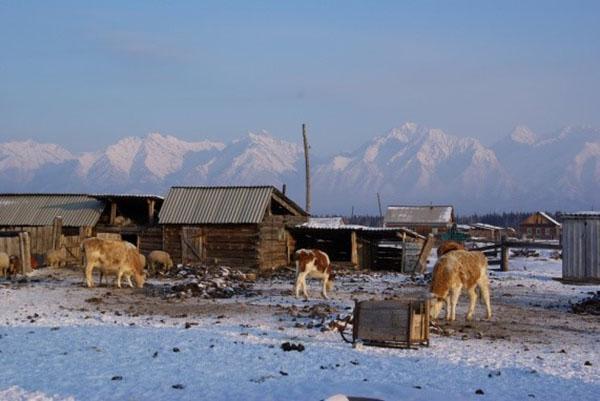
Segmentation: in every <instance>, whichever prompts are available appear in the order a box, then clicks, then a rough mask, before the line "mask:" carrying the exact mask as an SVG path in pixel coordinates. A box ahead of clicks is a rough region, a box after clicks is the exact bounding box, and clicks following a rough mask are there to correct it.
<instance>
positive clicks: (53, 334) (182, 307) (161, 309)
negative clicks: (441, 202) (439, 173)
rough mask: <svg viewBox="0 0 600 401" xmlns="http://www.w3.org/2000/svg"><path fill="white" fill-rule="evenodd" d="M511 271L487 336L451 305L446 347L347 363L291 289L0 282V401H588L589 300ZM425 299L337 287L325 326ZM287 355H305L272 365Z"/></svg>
mask: <svg viewBox="0 0 600 401" xmlns="http://www.w3.org/2000/svg"><path fill="white" fill-rule="evenodd" d="M510 267H511V271H510V272H507V273H502V272H496V271H493V272H491V273H490V275H491V283H492V307H493V312H494V317H493V319H492V321H491V322H485V321H481V320H476V321H474V322H471V323H469V324H467V323H466V322H464V320H462V317H463V316H464V314H465V309H466V308H465V306H466V305H465V304H466V297H463V298H461V301H460V308H459V311H458V315H459V319H461V320H459V321H458V322H456V323H453V324H451V325H445V328H446V329H447V331H448V332H450V335H449V336H441V335H435V334H434V335H432V338H431V346H430V347H429V348H421V349H418V350H396V349H384V348H371V347H362V348H358V349H353V348H352V347H351V346H350V345H349V344H346V343H344V342H342V340H341V338H340V336H339V333H336V332H333V331H324V328H323V326H322V325H321V323H322V319H320V318H318V317H314V316H311V315H310V314H308V313H304V311H305V309H307V308H306V307H310V306H314V305H319V304H322V300H320V299H318V298H315V299H314V300H311V301H310V302H308V303H305V302H302V301H300V300H296V299H294V298H292V297H291V291H290V290H291V278H290V279H282V278H276V279H272V280H268V279H264V280H262V281H259V282H258V283H257V284H256V285H255V288H254V292H253V294H250V296H248V297H246V296H240V297H236V298H232V299H227V300H217V301H212V300H200V299H197V298H190V299H185V300H165V299H162V298H160V297H156V296H150V291H148V290H147V289H146V290H138V289H122V290H117V289H114V288H107V287H100V288H95V289H87V288H83V287H82V286H81V277H80V275H79V274H78V273H77V272H74V271H69V270H61V271H58V270H53V271H52V270H49V269H42V270H39V271H37V272H35V273H34V276H33V277H32V280H31V281H30V282H28V283H21V284H15V283H8V282H2V281H0V299H1V300H2V302H1V304H0V400H2V401H4V400H10V401H12V400H18V401H22V400H40V401H41V400H140V401H141V400H198V399H205V400H238V399H240V400H241V399H243V400H321V399H325V398H327V397H329V396H331V395H333V394H337V393H344V394H349V395H354V396H365V397H373V398H380V399H384V400H387V401H389V400H473V399H489V400H531V399H538V400H570V399H577V400H597V399H598V394H600V352H599V350H600V319H599V318H598V317H593V316H581V315H574V314H572V313H570V312H569V302H576V301H578V300H579V299H581V298H585V297H587V296H588V292H592V291H597V290H598V289H600V288H599V287H598V286H573V285H564V284H561V283H560V282H558V281H556V280H553V278H554V277H560V269H561V264H560V261H554V260H551V259H545V258H515V259H511V266H510ZM159 284H161V282H160V281H153V282H151V283H150V285H149V286H148V288H152V287H153V285H154V286H157V285H159ZM423 288H425V287H424V286H423V285H420V284H419V281H417V282H415V281H413V280H410V279H408V278H407V277H405V276H402V275H396V274H374V275H370V276H367V275H364V274H358V273H357V274H352V275H348V276H344V277H342V278H341V280H339V282H338V283H337V284H336V290H335V292H334V293H333V294H332V295H333V297H332V298H333V299H332V300H331V301H330V302H328V306H329V307H330V308H331V311H330V312H331V313H330V316H328V318H330V317H334V316H336V315H337V314H340V315H345V314H347V313H349V312H350V309H351V307H352V305H353V301H352V299H353V298H359V299H366V298H371V297H382V296H390V295H402V294H404V293H409V292H414V291H416V290H419V289H423ZM311 290H312V291H311V292H312V294H313V295H314V296H315V297H316V296H317V294H318V286H317V284H316V283H313V285H312V287H311ZM303 308H304V309H303ZM482 316H483V308H482V306H481V305H478V307H477V309H476V318H477V319H480V318H481V317H482ZM326 320H327V319H326ZM186 323H187V324H186ZM186 327H188V328H186ZM286 341H291V342H293V343H302V344H303V345H304V346H305V348H306V349H305V351H304V352H296V351H291V352H284V351H283V350H282V349H281V347H280V346H281V344H282V343H283V342H286ZM586 362H587V364H586ZM479 389H480V390H482V391H483V394H476V391H477V390H479Z"/></svg>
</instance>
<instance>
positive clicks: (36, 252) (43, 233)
mask: <svg viewBox="0 0 600 401" xmlns="http://www.w3.org/2000/svg"><path fill="white" fill-rule="evenodd" d="M1 231H23V232H27V233H29V241H30V246H31V254H32V255H33V256H36V257H42V256H44V255H46V252H48V251H49V250H50V249H53V243H52V241H53V238H52V226H44V227H8V228H2V229H1ZM15 255H17V254H15Z"/></svg>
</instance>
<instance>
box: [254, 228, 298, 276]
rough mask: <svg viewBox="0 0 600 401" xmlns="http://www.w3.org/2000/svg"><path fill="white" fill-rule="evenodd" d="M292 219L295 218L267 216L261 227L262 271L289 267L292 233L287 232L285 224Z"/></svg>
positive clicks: (260, 254) (260, 257)
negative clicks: (289, 238)
mask: <svg viewBox="0 0 600 401" xmlns="http://www.w3.org/2000/svg"><path fill="white" fill-rule="evenodd" d="M290 217H294V216H266V217H265V219H264V221H263V223H262V224H261V225H260V228H259V233H260V238H259V246H258V258H259V267H260V269H261V270H267V269H275V268H278V267H282V266H286V265H288V263H289V260H288V255H289V254H290V249H289V248H288V247H289V244H290V243H289V241H288V237H289V236H290V233H289V232H288V231H287V230H286V228H285V223H286V220H287V221H289V218H290Z"/></svg>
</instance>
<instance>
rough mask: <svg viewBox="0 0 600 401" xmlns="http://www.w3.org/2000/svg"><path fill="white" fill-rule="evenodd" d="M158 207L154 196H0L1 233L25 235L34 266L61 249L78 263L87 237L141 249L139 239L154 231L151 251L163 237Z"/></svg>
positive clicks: (156, 247) (51, 194)
mask: <svg viewBox="0 0 600 401" xmlns="http://www.w3.org/2000/svg"><path fill="white" fill-rule="evenodd" d="M162 201H163V199H162V198H161V197H159V196H155V195H110V194H101V195H100V194H94V195H91V194H69V193H7V194H0V231H17V232H28V233H29V237H30V244H31V253H32V255H33V256H35V257H36V258H37V259H38V260H39V262H41V261H42V260H41V259H42V257H43V255H45V254H46V252H47V251H48V250H50V249H54V248H57V247H60V246H61V245H64V246H65V248H66V251H67V257H69V258H70V259H71V260H73V261H78V260H79V258H80V255H79V245H80V242H81V239H82V238H85V237H89V236H92V235H99V236H108V237H113V238H119V239H125V240H129V241H131V242H132V243H134V244H137V245H138V246H140V244H141V243H144V241H143V240H142V239H143V238H145V237H148V238H150V237H151V236H149V235H148V232H150V231H152V228H153V227H156V228H154V230H155V231H156V230H157V231H156V233H155V235H154V236H155V237H156V238H157V239H156V241H155V242H156V244H152V245H153V246H152V249H159V248H160V246H161V245H162V233H161V231H160V229H159V228H158V227H157V226H156V224H155V220H156V215H157V210H158V209H159V208H160V205H161V204H162ZM57 218H60V219H57ZM150 250H151V249H150Z"/></svg>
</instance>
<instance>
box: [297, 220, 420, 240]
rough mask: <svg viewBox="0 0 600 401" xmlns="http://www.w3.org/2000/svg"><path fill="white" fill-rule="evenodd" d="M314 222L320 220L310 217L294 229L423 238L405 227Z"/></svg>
mask: <svg viewBox="0 0 600 401" xmlns="http://www.w3.org/2000/svg"><path fill="white" fill-rule="evenodd" d="M334 219H335V218H334ZM339 219H340V220H341V217H339ZM314 220H320V218H312V217H311V218H310V219H309V221H308V222H307V223H302V224H298V225H297V226H296V228H309V229H315V230H349V231H370V232H394V231H401V232H403V233H406V234H408V235H409V236H411V237H413V238H421V239H424V238H425V237H424V236H422V235H421V234H419V233H417V232H415V231H413V230H410V229H408V228H406V227H370V226H361V225H358V224H344V223H343V222H342V223H341V224H334V223H333V222H332V224H329V225H328V224H318V222H315V221H314Z"/></svg>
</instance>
